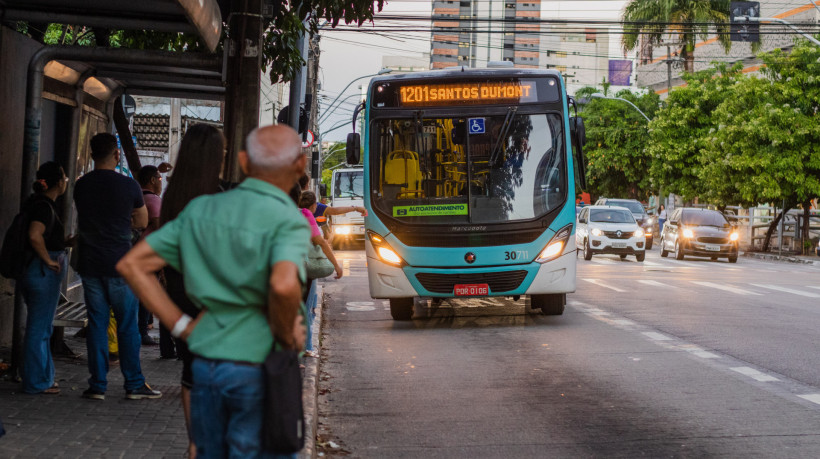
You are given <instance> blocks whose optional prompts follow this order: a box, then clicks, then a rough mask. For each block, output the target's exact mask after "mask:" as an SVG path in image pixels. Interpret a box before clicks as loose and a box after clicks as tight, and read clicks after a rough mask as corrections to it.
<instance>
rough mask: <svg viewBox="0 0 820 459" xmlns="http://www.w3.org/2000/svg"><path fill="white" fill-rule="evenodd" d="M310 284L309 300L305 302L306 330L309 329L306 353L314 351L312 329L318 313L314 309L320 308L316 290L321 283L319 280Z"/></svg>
mask: <svg viewBox="0 0 820 459" xmlns="http://www.w3.org/2000/svg"><path fill="white" fill-rule="evenodd" d="M309 282H310V283H309V284H308V294H307V299H306V300H305V309H307V316H305V328H307V339H305V350H306V351H312V350H313V340H312V339H311V336H313V330H312V329H311V327H312V325H313V319H314V318H315V317H316V312H315V310H314V309H313V308H314V307H316V306H318V305H317V304H316V302H317V301H318V298H317V297H316V290H318V288H319V285H318V284H319V281H318V280H317V279H311V280H310V281H309Z"/></svg>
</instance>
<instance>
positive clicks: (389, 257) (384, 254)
mask: <svg viewBox="0 0 820 459" xmlns="http://www.w3.org/2000/svg"><path fill="white" fill-rule="evenodd" d="M377 252H378V254H379V258H381V259H382V260H383V261H385V262H387V263H390V264H392V265H396V266H400V265H401V257H400V256H398V254H397V253H396V252H394V251H393V249H389V248H387V247H384V246H382V247H379V248H378V250H377Z"/></svg>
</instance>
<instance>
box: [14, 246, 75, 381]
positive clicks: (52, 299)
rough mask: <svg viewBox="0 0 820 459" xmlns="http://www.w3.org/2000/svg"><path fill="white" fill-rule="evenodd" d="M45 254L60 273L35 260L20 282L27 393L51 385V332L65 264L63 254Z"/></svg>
mask: <svg viewBox="0 0 820 459" xmlns="http://www.w3.org/2000/svg"><path fill="white" fill-rule="evenodd" d="M48 255H49V257H51V259H52V260H54V261H57V262H59V263H60V266H61V268H62V269H61V271H60V273H58V272H56V271H52V270H50V269H48V267H47V266H46V264H45V263H43V260H41V259H40V257H36V258H35V259H34V260H32V261H31V263H29V265H28V267H27V268H26V270H25V272H24V273H23V276H22V277H21V279H20V281H21V288H22V293H23V299H24V300H25V302H26V307H27V308H28V314H27V316H26V336H25V341H24V344H23V345H24V355H23V374H22V376H23V392H25V393H27V394H36V393H39V392H42V391H44V390H46V389H48V388H49V387H51V386H53V385H54V360H53V359H52V357H51V332H52V331H53V330H54V313H55V312H56V311H57V302H58V301H60V283H61V282H62V280H63V275H62V274H61V273H64V272H65V269H66V262H65V252H64V251H55V252H48Z"/></svg>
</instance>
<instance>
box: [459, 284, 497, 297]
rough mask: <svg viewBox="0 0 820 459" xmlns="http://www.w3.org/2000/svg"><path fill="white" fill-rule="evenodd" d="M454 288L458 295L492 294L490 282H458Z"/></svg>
mask: <svg viewBox="0 0 820 459" xmlns="http://www.w3.org/2000/svg"><path fill="white" fill-rule="evenodd" d="M453 290H454V293H455V295H456V296H486V295H489V294H490V286H489V284H457V285H455V286H454V288H453Z"/></svg>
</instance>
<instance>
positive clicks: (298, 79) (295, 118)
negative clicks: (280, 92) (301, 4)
mask: <svg viewBox="0 0 820 459" xmlns="http://www.w3.org/2000/svg"><path fill="white" fill-rule="evenodd" d="M297 47H298V48H299V54H301V56H302V59H304V62H305V63H304V64H302V66H301V67H300V68H299V70H298V71H297V72H296V75H294V77H293V80H291V82H290V101H289V106H288V110H289V113H288V122H289V124H290V127H292V128H293V129H295V130H296V131H299V115H300V108H301V106H302V102H303V101H304V98H305V84H306V82H307V52H306V48H307V40H306V39H305V34H302V35H301V36H300V37H299V41H298V44H297Z"/></svg>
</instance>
